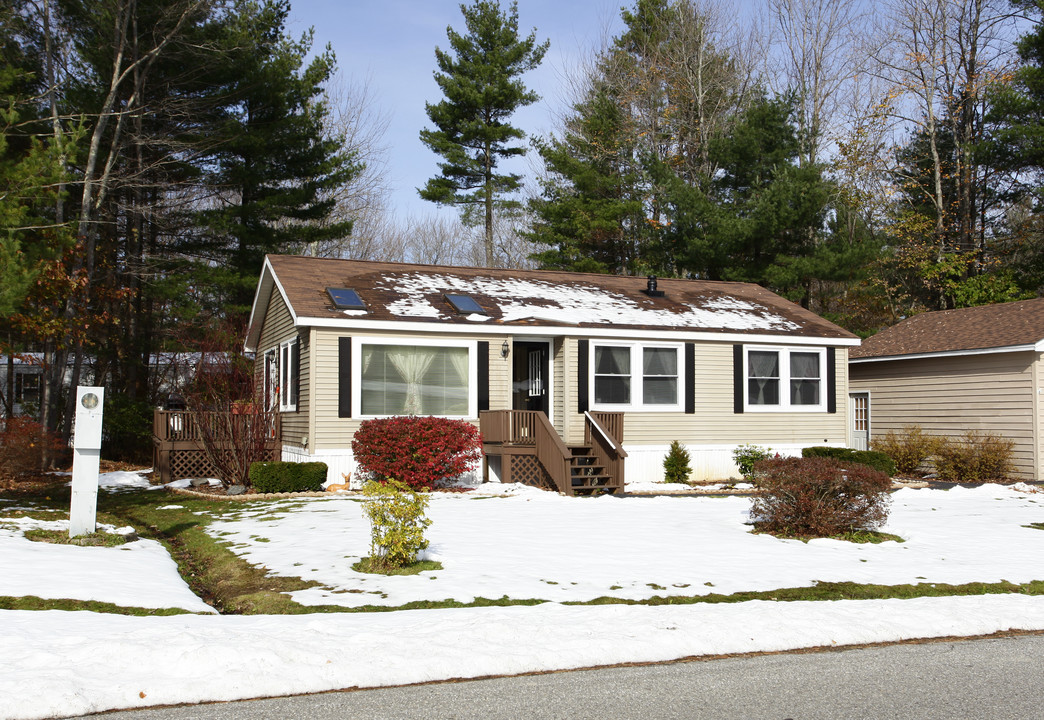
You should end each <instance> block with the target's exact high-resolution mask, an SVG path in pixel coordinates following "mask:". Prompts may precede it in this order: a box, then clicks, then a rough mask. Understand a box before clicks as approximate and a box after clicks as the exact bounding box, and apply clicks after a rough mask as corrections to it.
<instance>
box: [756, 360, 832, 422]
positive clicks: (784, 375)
mask: <svg viewBox="0 0 1044 720" xmlns="http://www.w3.org/2000/svg"><path fill="white" fill-rule="evenodd" d="M745 352H746V364H745V368H746V377H745V383H746V388H747V398H746V401H747V402H746V406H747V408H748V409H750V410H826V404H825V395H824V392H823V378H824V375H825V370H826V350H825V349H823V348H816V349H808V348H783V347H780V348H759V347H749V348H745Z"/></svg>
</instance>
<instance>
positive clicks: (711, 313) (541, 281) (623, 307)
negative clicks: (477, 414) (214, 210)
mask: <svg viewBox="0 0 1044 720" xmlns="http://www.w3.org/2000/svg"><path fill="white" fill-rule="evenodd" d="M268 262H269V263H270V264H271V267H272V270H273V272H274V274H275V277H276V278H277V280H278V282H279V284H280V286H281V287H282V288H283V291H284V292H285V293H286V296H287V299H288V300H289V302H290V305H291V306H292V308H293V312H294V313H295V315H296V316H297V317H298V318H329V319H345V320H348V319H350V320H352V321H355V322H358V323H360V324H361V323H365V322H367V321H382V320H383V321H389V320H399V321H414V322H439V323H448V324H452V325H458V326H471V327H477V326H478V325H483V324H484V325H487V326H488V325H503V326H509V327H510V326H515V327H517V326H548V327H555V326H558V327H581V328H583V327H609V326H611V327H614V328H634V329H642V330H653V329H670V328H674V329H679V330H700V331H708V332H729V333H734V332H735V333H757V334H781V335H798V336H810V337H823V338H844V339H851V338H854V337H855V336H854V335H852V334H851V333H849V332H848V331H846V330H844V329H842V328H840V327H838V326H837V325H834V324H833V323H831V322H829V321H827V320H824V319H823V318H821V317H819V316H818V315H816V314H815V313H812V312H809V311H808V310H805V309H803V308H801V307H800V306H798V305H796V304H794V303H792V302H790V301H788V300H785V299H783V298H781V297H779V296H778V295H776V294H774V293H772V292H770V291H768V290H766V289H764V288H762V287H759V286H757V285H752V284H749V283H734V282H710V281H700V280H677V279H660V280H659V289H660V290H663V291H664V296H663V297H650V296H649V295H647V294H646V293H645V292H642V291H643V290H644V289H645V288H646V285H647V282H646V278H642V277H621V276H616V275H596V274H589V273H571V272H557V271H535V270H499V269H490V268H461V267H444V266H434V265H411V264H405V263H385V262H369V261H358V260H339V259H326V258H313V257H299V256H289V255H270V256H268ZM327 287H338V288H352V289H354V290H356V291H357V292H358V293H359V296H360V297H361V298H362V300H363V301H364V302H365V303H366V305H367V307H368V312H366V313H365V314H358V313H355V314H353V313H351V311H340V310H337V309H335V308H334V306H333V303H332V302H331V301H330V298H329V296H328V295H327V293H326V288H327ZM445 293H466V294H469V295H471V296H472V297H473V298H474V299H475V300H476V301H478V303H479V304H480V305H481V306H482V307H483V309H485V311H486V313H487V314H488V317H476V316H470V317H468V316H463V315H460V314H458V313H456V312H455V311H454V310H453V308H452V307H451V306H450V305H449V304H448V303H447V302H446V300H445V298H444V294H445ZM257 300H262V298H260V297H259V298H258V299H257ZM257 300H255V303H256V302H257ZM257 312H258V309H257V308H255V313H257ZM255 319H256V318H255Z"/></svg>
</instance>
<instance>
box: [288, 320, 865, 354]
mask: <svg viewBox="0 0 1044 720" xmlns="http://www.w3.org/2000/svg"><path fill="white" fill-rule="evenodd" d="M295 324H296V325H297V326H298V327H317V328H331V329H340V330H371V331H381V332H390V331H399V332H418V333H443V334H454V335H496V336H498V337H502V336H506V335H519V336H521V335H533V336H537V337H541V336H542V337H545V338H547V337H570V338H573V337H578V338H633V339H637V340H645V339H648V340H657V341H660V342H664V341H667V342H680V341H684V340H709V341H714V342H727V343H744V344H746V343H766V342H771V343H783V344H786V345H815V346H818V347H856V346H858V345H859V343H860V340H859V338H826V337H819V336H804V335H787V334H779V335H766V334H762V333H735V332H730V333H722V332H711V331H707V330H679V329H677V328H676V327H674V326H664V327H662V328H656V329H653V330H641V329H627V328H615V327H607V328H596V327H575V326H568V327H561V326H554V325H539V326H524V325H523V326H516V325H493V326H491V325H479V324H475V325H464V324H462V323H433V322H416V321H410V320H369V321H357V320H356V321H353V320H348V319H343V320H342V319H341V318H317V317H299V318H296V319H295Z"/></svg>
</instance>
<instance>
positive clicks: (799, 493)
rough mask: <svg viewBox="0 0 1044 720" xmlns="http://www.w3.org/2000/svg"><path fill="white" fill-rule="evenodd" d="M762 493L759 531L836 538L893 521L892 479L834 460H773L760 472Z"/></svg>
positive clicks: (754, 510) (754, 504) (755, 514)
mask: <svg viewBox="0 0 1044 720" xmlns="http://www.w3.org/2000/svg"><path fill="white" fill-rule="evenodd" d="M755 471H756V472H755V480H754V482H755V484H756V485H757V487H758V489H760V490H761V491H762V493H761V494H760V495H758V496H756V497H754V498H753V499H752V501H751V517H752V518H753V519H754V523H755V525H756V526H757V528H758V529H759V530H764V531H765V532H770V533H775V534H780V535H788V536H793V535H797V536H814V537H831V536H835V535H841V534H844V533H851V532H856V531H859V530H875V529H876V528H878V527H880V526H881V525H882V524H884V522H885V520H887V519H888V504H889V502H890V501H891V498H890V496H889V494H888V491H889V489H890V488H891V485H892V483H891V480H890V479H889V478H888V476H887V475H886V474H885V473H883V472H879V471H877V470H874V469H873V468H870V467H867V466H866V465H862V464H852V465H849V466H847V467H846V466H845V465H844V464H843V463H842V461H840V460H836V459H834V458H825V457H811V458H773V459H771V460H762V461H761V462H759V463H758V464H757V466H756V468H755Z"/></svg>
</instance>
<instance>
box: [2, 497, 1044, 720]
mask: <svg viewBox="0 0 1044 720" xmlns="http://www.w3.org/2000/svg"><path fill="white" fill-rule="evenodd" d="M107 482H108V484H109V486H110V488H112V486H113V485H118V486H120V487H122V488H124V489H131V490H132V491H133V488H136V487H141V486H142V485H143V484H144V483H143V482H141V481H140V478H139V480H138V481H136V480H135V479H134V478H133V477H128V476H123V477H119V478H108V479H107ZM490 490H494V491H498V492H500V493H502V494H506V495H507V496H506V497H486V498H484V499H479V497H478V496H475V495H467V494H463V495H449V494H438V495H436V496H435V497H433V499H432V504H431V512H430V515H431V517H432V518H433V520H434V524H433V525H432V527H431V528H430V530H429V534H430V538H431V540H432V546H431V548H430V553H429V554H430V557H432V558H435V559H438V560H440V561H441V562H442V563H443V566H444V568H443V570H440V571H436V572H434V573H427V574H425V575H421V576H414V577H398V578H383V577H378V576H362V575H359V574H358V573H354V572H352V571H351V570H350V566H351V564H352V563H353V562H354V561H355V559H356V558H358V557H359V556H361V555H365V554H367V552H368V527H367V525H366V522H365V520H364V519H363V516H362V514H361V512H360V508H359V504H358V503H357V502H355V501H353V500H352V499H351V498H350V497H331V498H314V499H303V500H299V499H293V500H281V501H275V502H254V503H247V504H244V505H242V506H239V507H238V509H236V510H233V511H232V512H231V513H229V512H228V511H229V509H230V508H231V507H232V506H227V505H226V506H222V508H223V512H221V513H219V514H220V515H221V516H222V517H221V518H220V519H218V520H216V521H215V522H214V523H213V524H212V526H211V529H212V532H214V533H215V534H217V535H218V536H219V537H222V538H223V539H225V540H227V541H230V542H232V543H233V544H234V545H235V547H236V551H237V552H240V553H242V554H243V555H244V557H246V558H247V559H248V560H249V561H250V562H255V563H260V564H264V565H266V566H267V567H268V568H269V569H270V570H272V571H273V572H278V573H281V574H286V575H294V576H300V577H304V578H305V579H314V580H317V581H318V582H320V583H322V585H323V586H324V587H323V588H315V589H311V590H306V591H301V592H300V593H297V594H296V597H297V599H298V600H300V601H303V602H321V603H342V604H348V605H352V604H355V605H357V604H362V603H374V604H376V603H382V604H385V605H394V604H399V603H403V602H406V601H408V600H411V599H444V598H447V597H454V598H456V599H458V600H467V599H470V598H472V597H475V596H486V597H501V596H504V595H508V596H509V597H516V598H532V597H539V598H547V599H551V600H558V601H563V600H567V599H584V598H591V597H596V596H598V595H614V594H615V595H617V596H619V597H634V598H641V597H648V596H650V595H667V594H678V595H695V594H699V593H709V592H719V593H729V592H734V591H736V590H738V589H768V588H777V587H792V586H796V585H807V584H810V583H812V582H814V581H816V580H847V581H854V582H874V583H884V584H896V583H907V582H910V583H915V582H920V581H927V582H946V583H960V582H967V581H972V580H977V581H986V582H989V581H996V580H1000V579H1006V580H1010V581H1012V582H1020V581H1026V580H1030V579H1037V580H1039V579H1044V577H1042V576H1044V572H1042V571H1041V570H1040V567H1041V565H1040V561H1039V558H1040V557H1041V551H1042V550H1044V531H1041V530H1037V529H1032V528H1025V527H1023V526H1024V525H1028V524H1030V523H1041V522H1044V494H1041V493H1035V492H1033V491H1032V489H1031V488H1018V487H1016V488H1003V487H999V486H986V487H983V488H979V489H974V490H973V489H961V488H958V489H954V490H950V491H948V492H944V491H938V490H903V491H900V492H897V493H895V495H894V505H893V510H892V516H891V520H890V521H889V525H888V527H886V528H885V529H886V530H887V531H889V532H892V533H895V534H897V535H900V536H902V537H904V538H906V540H907V542H905V543H902V544H900V543H894V542H891V543H884V544H882V545H850V544H847V543H839V542H835V541H827V540H822V541H814V542H811V543H808V544H804V543H800V542H797V541H782V540H777V539H775V538H772V537H769V536H754V535H750V534H749V533H748V532H747V530H748V528H747V527H746V526H745V525H744V524H743V522H744V520H745V519H746V508H747V506H748V502H749V501H748V500H747V499H745V498H700V497H652V498H637V497H632V498H599V499H591V500H587V499H583V500H571V499H568V498H561V497H558V496H555V495H551V494H548V493H540V492H536V491H530V490H527V489H525V488H519V487H513V486H500V487H494V488H490ZM169 504H170V505H176V504H177V502H176V500H173V501H171V502H170V503H169ZM10 509H11V504H10V503H3V502H0V513H3V514H7V515H10V512H9V511H10ZM172 511H173V509H172ZM32 522H36V523H40V522H57V521H32ZM28 524H30V521H25V522H24V523H23V521H21V520H19V521H13V520H11V519H10V518H3V519H0V525H2V526H5V529H4V530H2V531H0V594H3V595H7V594H19V593H24V594H27V595H29V594H31V595H40V596H44V597H53V598H58V597H68V598H73V597H79V598H85V597H88V596H89V597H94V598H96V599H104V600H107V601H109V602H117V603H119V604H122V605H133V606H146V607H174V606H177V607H189V608H195V609H201V610H206V609H207V608H206V606H205V605H203V604H202V603H201V602H200V601H198V600H197V599H196V598H194V597H191V594H190V593H188V589H187V587H185V586H184V583H182V582H181V581H180V579H178V578H176V576H171V575H170V568H171V566H172V564H173V563H172V562H171V560H170V558H169V557H168V556H166V553H165V552H163V551H162V548H161V547H159V548H158V549H157V548H151V549H150V546H149V545H148V544H145V543H146V541H138V542H139V543H143V544H142V545H137V543H132V544H131V546H136V545H137V549H131V550H124V549H121V548H79V547H70V546H61V545H45V544H41V543H29V542H28V541H25V540H24V538H21V531H22V528H23V527H24V526H27V525H28ZM29 545H32V546H33V547H32V548H29V547H28V546H29ZM126 547H130V546H126ZM85 551H86V552H85ZM94 551H97V552H94ZM432 577H434V579H432ZM4 583H6V585H5V584H4ZM708 583H709V584H708ZM186 594H188V595H189V596H188V597H186ZM0 627H2V628H3V631H2V632H0V698H2V700H0V716H2V717H4V718H10V719H11V720H19V719H22V718H46V717H55V716H67V715H78V714H83V713H89V712H97V711H101V710H106V709H112V708H137V707H144V706H149V705H157V704H168V703H192V702H198V701H204V700H233V699H241V698H251V697H261V696H272V695H280V694H292V693H304V692H314V691H322V690H333V689H340V688H351V687H378V686H384V685H394V684H402V683H413V682H424V681H432V680H445V679H451V678H467V677H481V676H485V675H494V674H511V673H521V672H534V671H543V670H558V669H568V668H577V667H588V666H597V665H607V664H614V663H626V662H650V661H668V660H673V659H677V658H681V657H688V656H695V655H707V654H727V653H743V652H758V651H774V650H786V649H794V648H802V647H815V646H833V645H845V644H858V643H869V642H888V641H895V640H902V639H909V638H926V637H940V636H950V635H958V636H959V635H978V634H989V633H994V632H998V631H1003V630H1009V629H1022V630H1044V597H1042V596H1024V595H1016V594H1008V595H982V596H971V597H937V598H928V597H924V598H914V599H909V600H861V601H831V602H766V601H751V602H743V603H733V604H695V605H664V606H648V605H636V606H624V605H610V606H565V605H562V604H559V603H558V602H548V603H544V604H542V605H537V606H534V607H489V608H460V609H439V610H413V611H402V610H400V611H396V612H378V613H352V614H329V613H321V614H314V615H281V616H215V615H210V614H201V615H178V616H171V617H135V616H122V615H105V614H99V613H92V612H65V611H58V610H50V611H37V612H33V611H20V610H18V611H16V610H4V611H0Z"/></svg>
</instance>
